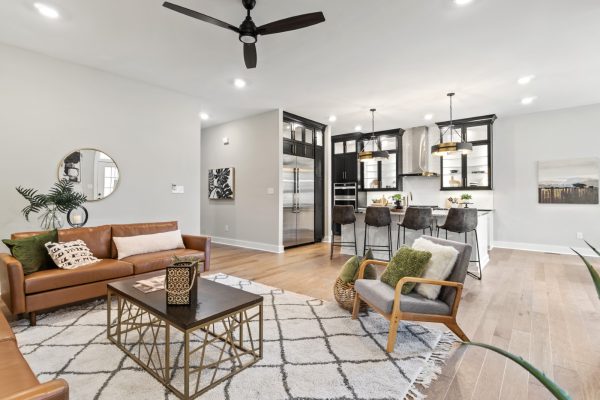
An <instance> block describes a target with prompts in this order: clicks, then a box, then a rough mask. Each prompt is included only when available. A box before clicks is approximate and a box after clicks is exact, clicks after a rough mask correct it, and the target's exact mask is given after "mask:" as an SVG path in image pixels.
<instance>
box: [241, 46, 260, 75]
mask: <svg viewBox="0 0 600 400" xmlns="http://www.w3.org/2000/svg"><path fill="white" fill-rule="evenodd" d="M256 59H257V56H256V44H255V43H244V61H245V62H246V68H248V69H251V68H256Z"/></svg>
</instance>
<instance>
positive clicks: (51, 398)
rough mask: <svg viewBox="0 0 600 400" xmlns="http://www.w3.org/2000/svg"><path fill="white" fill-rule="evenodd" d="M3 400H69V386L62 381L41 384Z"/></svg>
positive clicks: (56, 380)
mask: <svg viewBox="0 0 600 400" xmlns="http://www.w3.org/2000/svg"><path fill="white" fill-rule="evenodd" d="M4 400H69V384H68V383H67V381H65V380H63V379H55V380H53V381H50V382H46V383H42V384H40V385H37V386H35V387H32V388H30V389H27V390H23V391H21V392H19V393H15V394H13V395H12V396H9V397H6V398H5V399H4Z"/></svg>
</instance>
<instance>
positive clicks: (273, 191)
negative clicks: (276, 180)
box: [267, 188, 275, 194]
mask: <svg viewBox="0 0 600 400" xmlns="http://www.w3.org/2000/svg"><path fill="white" fill-rule="evenodd" d="M267 194H275V189H273V188H267Z"/></svg>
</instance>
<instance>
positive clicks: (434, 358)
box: [404, 332, 457, 400]
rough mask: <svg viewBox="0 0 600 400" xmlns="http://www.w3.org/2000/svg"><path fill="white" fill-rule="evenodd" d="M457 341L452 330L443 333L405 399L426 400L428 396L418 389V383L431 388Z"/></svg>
mask: <svg viewBox="0 0 600 400" xmlns="http://www.w3.org/2000/svg"><path fill="white" fill-rule="evenodd" d="M455 343H457V340H456V338H455V337H454V335H453V334H452V333H451V332H445V333H444V334H443V335H442V337H441V338H440V341H439V342H438V344H437V346H436V349H435V351H434V352H433V353H432V354H431V356H430V357H429V359H428V360H427V362H426V363H425V366H424V367H423V370H422V371H421V372H420V373H419V376H418V377H417V379H415V381H414V382H413V384H412V385H411V386H410V388H409V389H408V392H407V393H406V396H405V397H404V399H405V400H424V399H425V398H427V395H425V394H423V393H421V392H420V391H419V389H417V385H418V386H420V387H422V388H423V389H427V388H429V386H430V385H431V383H432V382H433V381H435V380H436V379H437V377H438V376H439V374H441V373H442V367H443V366H444V365H445V364H446V360H447V359H448V355H449V353H450V351H451V350H452V348H453V347H454V344H455Z"/></svg>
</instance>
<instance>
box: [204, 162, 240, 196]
mask: <svg viewBox="0 0 600 400" xmlns="http://www.w3.org/2000/svg"><path fill="white" fill-rule="evenodd" d="M234 172H235V170H234V168H219V169H210V170H208V198H209V199H214V200H231V199H233V196H234V194H235V193H234V190H235V189H234V179H233V177H234Z"/></svg>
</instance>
